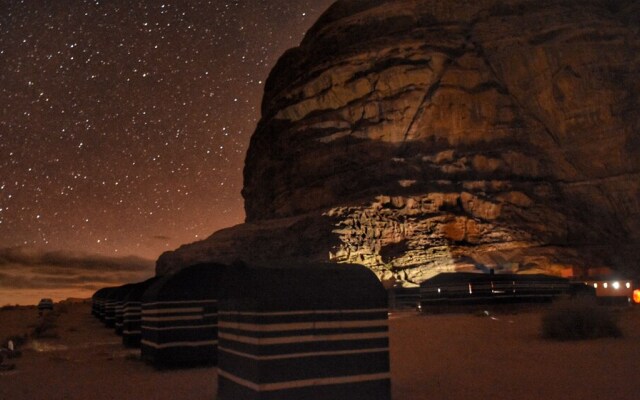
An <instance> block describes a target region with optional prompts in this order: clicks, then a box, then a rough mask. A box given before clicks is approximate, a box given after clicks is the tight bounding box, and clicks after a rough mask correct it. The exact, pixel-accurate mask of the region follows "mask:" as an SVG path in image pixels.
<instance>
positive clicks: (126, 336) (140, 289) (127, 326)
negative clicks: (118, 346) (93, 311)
mask: <svg viewBox="0 0 640 400" xmlns="http://www.w3.org/2000/svg"><path fill="white" fill-rule="evenodd" d="M158 279H159V278H158V277H153V278H149V279H147V280H146V281H144V282H140V283H136V284H134V285H133V287H132V288H131V289H130V290H129V293H128V294H127V295H126V296H125V297H124V299H123V305H122V344H123V345H125V346H126V347H140V339H141V337H142V332H141V330H140V324H141V322H142V296H143V295H144V292H146V291H147V289H148V288H149V286H151V285H152V284H153V283H154V282H156V281H157V280H158Z"/></svg>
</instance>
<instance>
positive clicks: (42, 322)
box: [32, 313, 59, 339]
mask: <svg viewBox="0 0 640 400" xmlns="http://www.w3.org/2000/svg"><path fill="white" fill-rule="evenodd" d="M55 328H56V318H55V315H54V314H52V313H45V314H44V315H42V316H41V317H40V318H39V319H38V323H37V324H36V325H35V326H34V328H33V334H32V335H33V336H34V337H36V338H38V339H55V338H58V337H59V336H58V333H57V332H56V331H55Z"/></svg>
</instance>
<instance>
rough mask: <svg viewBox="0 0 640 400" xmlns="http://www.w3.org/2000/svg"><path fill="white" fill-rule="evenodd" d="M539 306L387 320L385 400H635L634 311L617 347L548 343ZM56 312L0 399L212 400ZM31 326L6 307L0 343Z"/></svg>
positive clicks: (612, 342) (200, 371) (211, 376)
mask: <svg viewBox="0 0 640 400" xmlns="http://www.w3.org/2000/svg"><path fill="white" fill-rule="evenodd" d="M540 307H541V308H540ZM545 307H546V306H537V307H533V308H531V309H519V310H518V311H517V312H506V311H502V312H496V313H491V312H490V313H489V315H486V314H484V313H482V312H477V313H476V312H473V313H457V314H437V315H433V314H430V315H420V314H418V313H415V312H411V311H407V312H400V313H392V314H391V315H390V319H389V331H390V356H391V389H392V398H393V399H395V400H423V399H443V400H444V399H452V400H456V399H461V400H462V399H468V398H471V397H474V398H493V399H541V398H544V399H563V400H567V399H568V400H571V399H576V400H578V399H585V398H589V399H612V398H615V399H622V400H624V399H635V398H636V397H637V393H638V392H640V381H639V380H638V379H637V371H636V368H637V354H640V310H639V309H638V308H635V307H629V308H619V309H615V314H616V315H617V317H618V318H619V322H620V326H621V328H622V331H623V337H621V338H610V339H598V340H590V341H577V342H551V341H548V340H544V339H542V338H541V337H540V332H539V331H540V318H541V315H542V314H543V312H544V308H545ZM55 308H56V309H55V310H54V313H57V316H56V318H55V327H52V328H51V330H50V331H48V332H45V334H44V335H43V337H42V338H33V337H31V338H30V339H29V340H28V341H27V343H25V345H24V346H23V347H22V348H21V350H22V353H23V354H22V357H19V358H16V359H12V360H5V363H7V362H11V363H14V364H15V369H14V370H11V371H2V372H0V398H2V399H51V400H62V399H70V400H76V399H77V400H79V399H87V398H93V399H97V400H103V399H104V400H106V399H115V398H117V399H121V400H137V399H154V400H164V399H175V398H189V399H196V400H198V399H202V400H204V399H213V398H215V394H214V393H215V392H216V389H217V387H216V385H217V379H218V378H217V371H216V368H215V367H214V366H205V367H195V368H188V369H175V368H174V369H157V368H155V367H153V366H151V365H149V364H147V363H145V362H144V361H142V360H141V358H140V350H139V349H131V348H126V347H123V346H122V338H121V337H119V336H117V335H115V334H114V332H113V330H111V329H107V328H105V327H104V325H103V323H102V322H100V321H99V320H98V319H96V318H94V317H93V316H92V315H91V305H90V303H88V302H84V303H72V304H59V303H58V304H56V305H55ZM37 323H38V311H37V309H36V308H35V307H18V308H15V307H5V308H3V309H2V311H0V337H1V338H4V337H7V336H9V335H14V334H18V333H20V332H23V333H28V332H32V331H33V329H34V326H35V325H36V324H37Z"/></svg>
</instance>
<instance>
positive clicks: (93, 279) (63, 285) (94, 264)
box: [0, 247, 154, 303]
mask: <svg viewBox="0 0 640 400" xmlns="http://www.w3.org/2000/svg"><path fill="white" fill-rule="evenodd" d="M153 274H154V262H153V261H152V260H145V259H142V258H137V257H120V258H109V257H104V256H99V255H92V254H82V253H70V252H62V251H55V252H39V251H37V250H33V249H28V248H24V247H11V248H2V249H0V289H3V291H5V292H6V293H10V292H9V290H32V289H33V290H40V291H42V293H46V292H47V291H48V290H52V289H56V290H67V291H69V292H74V291H75V292H76V293H78V294H79V296H87V295H89V293H90V292H92V291H95V290H96V289H98V288H101V287H105V286H115V285H120V284H123V283H129V282H138V281H141V280H144V279H146V278H149V277H151V276H153ZM0 297H1V296H0ZM11 300H12V299H11V298H10V297H7V298H6V299H2V301H4V302H6V303H13V301H11Z"/></svg>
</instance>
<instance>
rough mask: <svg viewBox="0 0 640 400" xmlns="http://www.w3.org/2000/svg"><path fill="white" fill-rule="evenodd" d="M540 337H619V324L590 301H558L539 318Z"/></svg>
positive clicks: (606, 310) (576, 338) (580, 338)
mask: <svg viewBox="0 0 640 400" xmlns="http://www.w3.org/2000/svg"><path fill="white" fill-rule="evenodd" d="M542 336H543V337H544V338H546V339H552V340H586V339H597V338H603V337H614V338H617V337H621V336H622V332H621V331H620V328H619V327H618V323H617V321H616V319H615V317H614V315H613V314H612V313H611V311H610V310H608V309H607V308H605V307H602V306H598V305H597V304H596V302H595V301H594V300H591V299H570V300H563V301H559V302H558V303H556V304H554V305H553V306H552V308H551V309H550V310H549V311H548V312H547V313H546V314H545V315H543V317H542Z"/></svg>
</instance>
